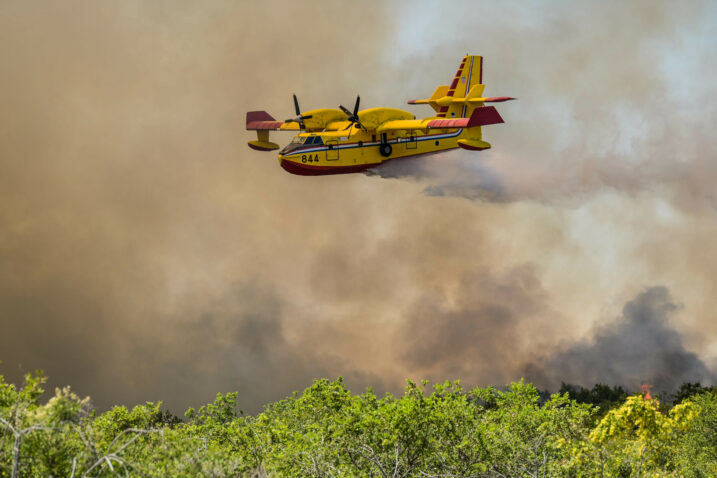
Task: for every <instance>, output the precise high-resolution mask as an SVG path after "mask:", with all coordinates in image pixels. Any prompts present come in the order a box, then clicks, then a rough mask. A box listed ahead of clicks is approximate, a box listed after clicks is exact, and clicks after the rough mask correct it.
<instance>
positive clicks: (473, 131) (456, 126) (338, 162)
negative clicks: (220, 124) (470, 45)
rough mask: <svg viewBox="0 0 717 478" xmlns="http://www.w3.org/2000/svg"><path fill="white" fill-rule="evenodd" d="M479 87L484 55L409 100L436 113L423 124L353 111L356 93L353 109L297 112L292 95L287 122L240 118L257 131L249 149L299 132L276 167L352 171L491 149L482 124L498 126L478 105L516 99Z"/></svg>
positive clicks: (403, 116)
mask: <svg viewBox="0 0 717 478" xmlns="http://www.w3.org/2000/svg"><path fill="white" fill-rule="evenodd" d="M484 88H485V85H484V84H483V57H481V56H477V55H466V56H465V57H464V58H463V61H462V62H461V65H460V66H459V67H458V72H457V73H456V76H455V77H454V78H453V82H452V83H451V85H450V86H439V87H438V88H436V91H435V92H434V93H433V95H432V96H431V97H430V98H429V99H424V100H412V101H409V102H408V103H409V104H412V105H425V104H427V105H431V107H432V108H433V109H434V110H435V111H436V112H437V114H436V116H432V117H429V118H425V119H416V117H415V116H414V115H413V114H411V113H409V112H407V111H402V110H398V109H394V108H369V109H365V110H362V111H359V103H360V100H361V98H360V97H358V96H357V97H356V104H355V105H354V109H353V111H349V110H348V109H347V108H345V107H343V106H339V108H340V109H330V108H324V109H317V110H311V111H305V112H304V113H302V112H301V110H300V109H299V102H298V100H297V99H296V95H294V109H295V110H296V117H294V118H290V119H287V120H286V121H276V120H275V119H274V118H272V117H271V115H269V113H267V112H266V111H249V112H248V113H247V114H246V129H247V130H254V131H256V133H257V139H256V140H255V141H249V147H250V148H252V149H255V150H258V151H273V150H276V149H279V145H278V144H276V143H272V142H270V141H269V131H275V130H282V131H299V134H297V135H296V136H294V139H293V140H292V141H291V143H289V144H288V145H287V146H286V147H284V148H283V149H282V150H281V151H279V164H280V165H281V167H283V168H284V169H285V170H287V171H288V172H290V173H292V174H299V175H303V176H313V175H324V174H343V173H356V172H361V171H365V170H366V169H369V168H373V167H376V166H378V165H379V164H381V163H383V162H384V161H387V160H389V159H393V158H403V157H408V156H418V155H423V154H431V153H437V152H441V151H446V150H449V149H455V148H463V149H468V150H472V151H481V150H484V149H488V148H490V144H489V143H486V142H485V141H483V139H482V136H481V127H482V126H486V125H491V124H498V123H503V118H501V117H500V115H499V114H498V111H496V109H495V108H494V107H493V106H484V103H493V102H501V101H508V100H513V99H515V98H510V97H507V96H500V97H483V96H482V95H483V89H484Z"/></svg>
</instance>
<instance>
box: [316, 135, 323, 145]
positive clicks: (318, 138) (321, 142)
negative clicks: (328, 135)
mask: <svg viewBox="0 0 717 478" xmlns="http://www.w3.org/2000/svg"><path fill="white" fill-rule="evenodd" d="M314 144H324V140H323V139H321V136H316V137H314Z"/></svg>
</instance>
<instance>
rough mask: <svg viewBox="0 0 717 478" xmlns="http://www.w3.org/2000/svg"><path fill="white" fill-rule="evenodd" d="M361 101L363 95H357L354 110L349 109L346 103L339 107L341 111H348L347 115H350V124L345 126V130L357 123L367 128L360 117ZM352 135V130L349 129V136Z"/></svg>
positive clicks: (362, 127)
mask: <svg viewBox="0 0 717 478" xmlns="http://www.w3.org/2000/svg"><path fill="white" fill-rule="evenodd" d="M359 103H361V97H360V96H358V95H357V96H356V104H355V105H354V110H353V112H351V111H349V109H348V108H346V107H345V106H344V105H339V108H340V109H341V111H343V112H344V113H346V116H348V120H349V125H348V126H347V127H345V128H344V131H346V130H347V129H349V128H351V126H353V125H354V124H357V125H358V127H359V128H361V129H363V130H366V128H364V126H363V125H362V124H361V122H360V121H359V119H358V109H359ZM350 136H351V132H350V131H349V137H350Z"/></svg>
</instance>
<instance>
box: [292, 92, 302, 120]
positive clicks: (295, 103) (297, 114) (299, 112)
mask: <svg viewBox="0 0 717 478" xmlns="http://www.w3.org/2000/svg"><path fill="white" fill-rule="evenodd" d="M294 109H295V110H296V116H301V110H300V109H299V100H297V99H296V95H294Z"/></svg>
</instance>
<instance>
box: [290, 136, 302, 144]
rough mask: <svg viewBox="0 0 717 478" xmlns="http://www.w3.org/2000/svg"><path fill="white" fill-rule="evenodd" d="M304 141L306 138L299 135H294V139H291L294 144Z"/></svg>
mask: <svg viewBox="0 0 717 478" xmlns="http://www.w3.org/2000/svg"><path fill="white" fill-rule="evenodd" d="M304 141H306V138H303V137H301V136H294V139H293V140H291V142H292V143H294V144H304Z"/></svg>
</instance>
